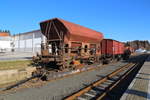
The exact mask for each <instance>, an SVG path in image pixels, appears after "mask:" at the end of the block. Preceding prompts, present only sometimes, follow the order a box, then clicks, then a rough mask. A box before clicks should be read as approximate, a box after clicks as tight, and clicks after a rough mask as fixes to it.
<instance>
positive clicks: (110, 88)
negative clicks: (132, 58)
mask: <svg viewBox="0 0 150 100" xmlns="http://www.w3.org/2000/svg"><path fill="white" fill-rule="evenodd" d="M136 65H138V63H137V64H134V65H133V67H131V68H130V69H129V70H128V71H127V72H125V73H124V74H123V75H122V77H120V78H119V79H118V80H117V81H116V82H115V83H114V84H112V85H111V86H110V87H109V88H107V90H106V91H105V92H104V93H103V94H101V95H99V96H98V97H97V98H96V100H101V99H102V98H104V96H106V95H107V93H108V92H110V91H111V90H112V89H113V88H114V87H115V86H117V85H118V84H119V83H120V82H121V81H122V80H123V79H125V77H127V75H129V73H130V72H131V71H133V70H134V69H135V67H136Z"/></svg>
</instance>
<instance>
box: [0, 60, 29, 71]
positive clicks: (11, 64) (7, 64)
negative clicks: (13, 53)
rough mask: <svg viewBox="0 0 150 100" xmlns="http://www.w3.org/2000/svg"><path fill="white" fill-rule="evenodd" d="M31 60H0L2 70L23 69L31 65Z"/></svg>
mask: <svg viewBox="0 0 150 100" xmlns="http://www.w3.org/2000/svg"><path fill="white" fill-rule="evenodd" d="M31 63H32V61H31V60H16V61H0V70H9V69H22V68H26V67H29V66H32V65H31Z"/></svg>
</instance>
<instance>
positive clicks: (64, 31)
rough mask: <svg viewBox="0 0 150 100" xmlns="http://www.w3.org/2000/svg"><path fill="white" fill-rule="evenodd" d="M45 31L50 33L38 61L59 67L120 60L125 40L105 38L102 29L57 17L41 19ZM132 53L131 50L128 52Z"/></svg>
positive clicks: (47, 33) (62, 68)
mask: <svg viewBox="0 0 150 100" xmlns="http://www.w3.org/2000/svg"><path fill="white" fill-rule="evenodd" d="M40 27H41V32H42V34H43V35H44V36H45V37H46V38H45V40H44V41H45V42H44V43H42V45H41V54H40V55H39V54H38V56H37V57H34V61H35V62H40V63H41V64H42V65H49V66H50V67H55V68H57V69H59V70H64V69H77V68H79V67H81V66H84V65H86V64H94V63H106V62H108V61H111V60H113V59H116V60H120V59H121V58H122V57H129V56H123V54H124V51H126V50H125V48H124V43H122V42H119V41H116V40H113V39H104V36H103V34H102V33H101V32H97V31H94V30H92V29H89V28H86V27H83V26H80V25H78V24H74V23H71V22H68V21H65V20H63V19H59V18H53V19H50V20H46V21H43V22H41V23H40ZM126 54H127V55H130V53H129V52H128V53H126Z"/></svg>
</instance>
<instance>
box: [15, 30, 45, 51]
mask: <svg viewBox="0 0 150 100" xmlns="http://www.w3.org/2000/svg"><path fill="white" fill-rule="evenodd" d="M42 38H43V35H42V33H41V31H40V30H35V31H31V32H26V33H21V34H17V35H14V36H12V51H14V52H32V53H34V54H35V53H37V52H38V53H40V51H41V42H42Z"/></svg>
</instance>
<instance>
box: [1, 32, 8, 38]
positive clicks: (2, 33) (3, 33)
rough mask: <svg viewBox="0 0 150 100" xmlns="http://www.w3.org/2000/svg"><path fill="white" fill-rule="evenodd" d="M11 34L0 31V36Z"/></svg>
mask: <svg viewBox="0 0 150 100" xmlns="http://www.w3.org/2000/svg"><path fill="white" fill-rule="evenodd" d="M5 36H10V34H9V33H7V32H0V37H5Z"/></svg>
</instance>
